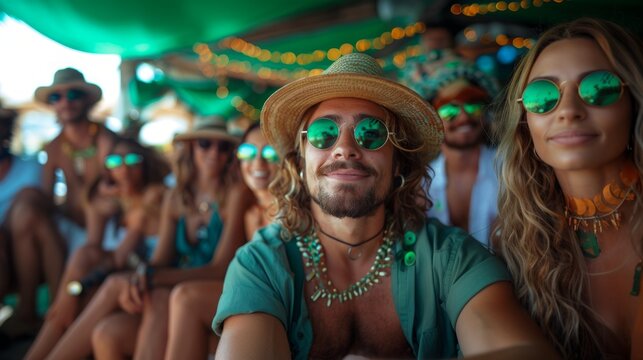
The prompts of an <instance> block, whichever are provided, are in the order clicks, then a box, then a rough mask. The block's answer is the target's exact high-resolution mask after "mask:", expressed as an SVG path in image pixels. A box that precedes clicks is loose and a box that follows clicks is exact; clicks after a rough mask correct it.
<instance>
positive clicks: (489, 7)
mask: <svg viewBox="0 0 643 360" xmlns="http://www.w3.org/2000/svg"><path fill="white" fill-rule="evenodd" d="M563 1H565V0H521V1H493V2H488V3H484V4H479V3H473V4H467V5H463V4H460V3H456V4H453V5H451V9H450V10H451V14H453V15H464V16H468V17H473V16H477V15H486V14H490V13H495V12H503V11H511V12H517V11H521V10H527V9H529V8H531V7H541V6H542V5H543V4H544V3H549V2H553V3H557V4H560V3H562V2H563Z"/></svg>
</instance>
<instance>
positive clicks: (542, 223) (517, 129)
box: [494, 18, 643, 359]
mask: <svg viewBox="0 0 643 360" xmlns="http://www.w3.org/2000/svg"><path fill="white" fill-rule="evenodd" d="M571 38H588V39H592V40H594V41H595V42H596V43H597V44H598V46H600V48H601V49H602V50H603V52H604V53H605V55H606V56H607V58H608V59H609V62H610V63H611V65H612V66H613V67H614V69H615V70H616V73H617V74H618V75H619V76H620V77H621V79H623V80H624V82H625V83H626V84H627V85H628V87H627V89H628V90H627V91H628V92H629V93H630V95H631V97H632V103H633V108H632V114H633V116H632V126H631V142H630V144H631V145H630V146H628V150H626V151H628V154H629V155H631V156H632V160H633V161H634V163H635V165H636V167H637V169H638V172H639V174H642V175H643V164H642V162H641V156H642V154H643V135H642V134H643V120H642V118H643V113H642V111H641V104H642V103H643V77H642V74H641V69H642V68H643V53H642V51H643V50H642V46H641V42H640V40H638V39H636V38H635V37H633V36H632V35H631V34H629V33H627V32H626V31H625V30H624V29H623V28H621V27H620V26H618V25H616V24H613V23H611V22H608V21H603V20H596V19H588V18H583V19H578V20H575V21H572V22H570V23H566V24H561V25H558V26H555V27H553V28H551V29H550V30H548V31H546V32H545V33H543V34H542V36H541V37H540V39H539V40H538V42H537V43H536V44H535V45H534V47H533V48H532V49H531V50H530V51H529V53H528V54H527V55H526V56H525V57H524V58H523V59H522V61H521V62H520V64H519V66H518V67H517V68H516V70H515V73H514V76H513V78H512V80H511V82H510V84H509V86H508V88H507V90H506V93H505V94H504V103H503V104H502V105H503V106H502V110H501V113H500V114H499V121H497V124H498V125H499V128H498V134H497V135H498V137H499V141H500V145H499V148H498V157H499V160H500V161H501V162H502V164H501V179H502V181H501V188H500V190H499V201H498V208H499V215H498V229H497V230H498V231H497V232H496V238H495V239H494V245H495V247H496V249H497V250H498V251H499V254H500V255H501V257H502V258H503V259H504V260H505V261H506V263H507V266H508V268H509V270H510V271H511V273H512V275H513V278H514V281H515V286H516V292H517V296H518V298H519V299H520V301H521V302H522V303H523V304H524V305H525V306H526V308H527V309H528V311H529V312H530V314H531V316H532V317H533V318H534V319H535V320H536V321H537V322H538V323H539V325H540V326H541V328H542V329H543V331H544V332H545V333H546V335H547V336H548V338H549V339H550V340H551V341H552V342H553V343H554V344H555V345H556V347H557V349H558V350H559V351H560V352H561V353H562V355H563V357H565V358H581V359H590V358H595V357H597V356H601V354H602V353H603V350H604V349H602V348H601V345H600V344H601V341H600V334H599V332H598V331H597V329H598V328H600V327H601V325H600V323H599V322H598V320H597V318H596V316H595V315H594V312H593V311H592V309H591V308H590V306H589V305H588V302H587V298H586V296H587V287H588V282H587V279H588V276H587V269H586V266H585V262H584V258H583V255H582V253H581V250H580V246H579V245H578V244H579V242H578V238H577V236H576V234H575V232H574V231H573V230H572V229H570V228H569V227H568V226H567V225H566V221H565V218H564V216H563V212H564V204H565V200H564V197H563V193H562V190H561V188H560V186H559V185H558V182H557V180H556V176H555V174H554V171H553V170H552V168H551V167H549V166H547V165H546V164H544V163H543V162H542V161H540V160H539V159H538V158H537V157H536V155H535V154H534V145H533V143H532V139H531V137H530V134H529V129H528V127H527V126H526V119H525V113H524V110H523V108H522V105H521V104H519V103H517V102H516V99H517V98H518V97H519V96H520V94H521V93H522V90H523V89H524V88H525V86H526V85H527V79H528V76H529V73H530V71H531V69H532V67H533V65H534V62H535V61H536V59H537V58H538V56H539V55H540V53H541V52H542V51H543V50H544V49H545V48H546V47H547V46H549V45H550V44H552V43H554V42H556V41H559V40H563V39H571ZM629 147H631V148H632V150H629ZM636 191H637V197H636V204H635V207H634V214H633V216H632V218H631V221H632V222H633V229H634V234H633V235H634V237H633V238H634V239H636V241H639V242H641V244H638V245H641V247H640V248H643V233H642V232H641V219H642V218H643V216H641V209H642V207H641V205H642V202H643V194H641V188H640V187H639V188H638V189H637V190H636ZM637 247H638V246H637Z"/></svg>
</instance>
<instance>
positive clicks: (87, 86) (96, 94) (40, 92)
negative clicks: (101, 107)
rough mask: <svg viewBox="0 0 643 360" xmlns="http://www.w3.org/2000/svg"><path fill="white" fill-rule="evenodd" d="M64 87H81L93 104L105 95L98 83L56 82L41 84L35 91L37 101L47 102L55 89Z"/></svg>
mask: <svg viewBox="0 0 643 360" xmlns="http://www.w3.org/2000/svg"><path fill="white" fill-rule="evenodd" d="M64 89H80V90H83V91H84V92H85V93H86V94H87V99H88V102H89V103H90V104H91V105H94V104H96V103H97V102H98V101H99V100H100V99H101V97H102V96H103V91H102V90H101V88H100V87H98V85H96V84H92V83H87V82H81V81H77V82H69V83H64V84H56V85H51V86H41V87H39V88H37V89H36V91H35V93H34V98H35V99H36V101H40V102H43V103H47V100H48V99H47V98H49V95H50V94H51V93H53V92H55V91H60V90H64Z"/></svg>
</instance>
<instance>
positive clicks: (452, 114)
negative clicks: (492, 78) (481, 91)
mask: <svg viewBox="0 0 643 360" xmlns="http://www.w3.org/2000/svg"><path fill="white" fill-rule="evenodd" d="M483 108H484V105H483V104H481V103H473V104H469V103H464V104H455V103H448V104H444V105H442V106H440V107H439V108H438V115H440V118H441V119H442V120H444V121H446V122H451V121H453V120H454V119H455V118H456V117H458V115H460V111H462V110H464V112H465V113H467V114H468V115H470V116H480V114H482V109H483Z"/></svg>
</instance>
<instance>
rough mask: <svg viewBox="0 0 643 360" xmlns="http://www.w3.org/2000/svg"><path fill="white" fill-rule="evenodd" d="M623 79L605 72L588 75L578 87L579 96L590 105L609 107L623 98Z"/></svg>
mask: <svg viewBox="0 0 643 360" xmlns="http://www.w3.org/2000/svg"><path fill="white" fill-rule="evenodd" d="M621 86H622V84H621V79H619V78H618V76H616V75H614V74H613V73H611V72H609V71H605V70H601V71H595V72H593V73H591V74H588V75H587V76H585V77H584V78H583V80H581V82H580V84H579V85H578V95H580V97H581V99H583V101H585V103H587V104H588V105H596V106H608V105H612V104H614V103H615V102H617V101H618V99H619V98H620V97H621Z"/></svg>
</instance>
